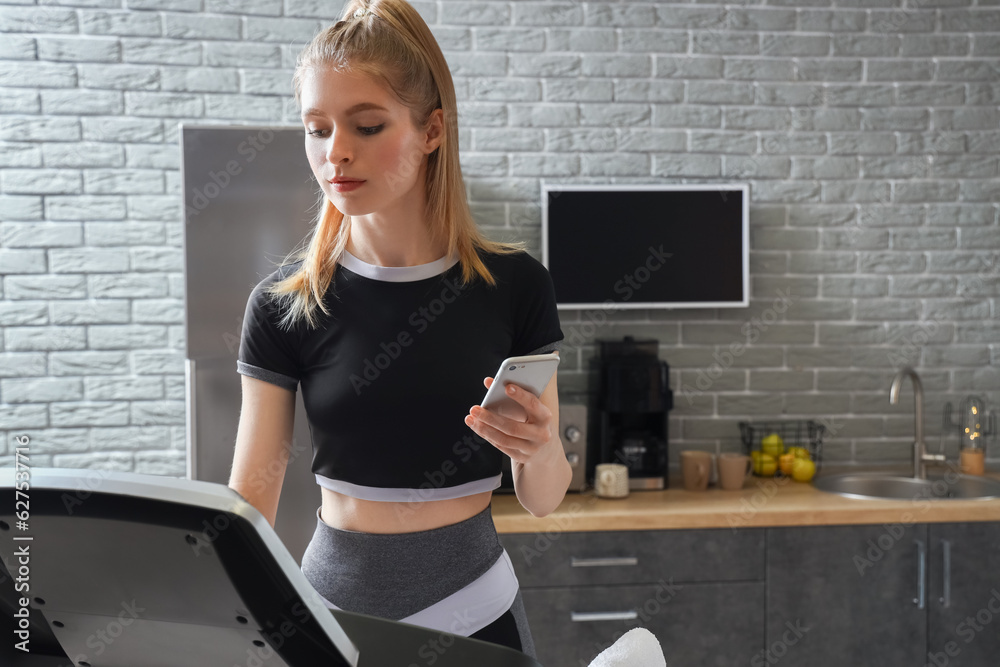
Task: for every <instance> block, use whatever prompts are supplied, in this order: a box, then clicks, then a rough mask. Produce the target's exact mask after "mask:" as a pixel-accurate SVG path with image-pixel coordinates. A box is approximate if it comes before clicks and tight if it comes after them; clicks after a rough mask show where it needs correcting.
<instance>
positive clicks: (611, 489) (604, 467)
mask: <svg viewBox="0 0 1000 667" xmlns="http://www.w3.org/2000/svg"><path fill="white" fill-rule="evenodd" d="M594 491H595V492H596V493H597V495H598V496H600V497H601V498H624V497H626V496H627V495H628V466H626V465H623V464H621V463H598V464H597V466H596V467H595V468H594Z"/></svg>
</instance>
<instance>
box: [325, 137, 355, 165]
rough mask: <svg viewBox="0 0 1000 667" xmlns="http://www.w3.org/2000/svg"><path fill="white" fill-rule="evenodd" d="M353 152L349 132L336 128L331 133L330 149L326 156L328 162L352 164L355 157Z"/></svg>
mask: <svg viewBox="0 0 1000 667" xmlns="http://www.w3.org/2000/svg"><path fill="white" fill-rule="evenodd" d="M352 150H353V149H352V148H351V145H350V139H349V137H348V136H347V130H341V129H339V128H336V129H334V130H332V131H331V133H330V144H329V149H328V150H327V154H326V159H327V160H329V161H330V162H331V163H332V164H337V163H339V162H350V160H351V158H352V157H353V155H352Z"/></svg>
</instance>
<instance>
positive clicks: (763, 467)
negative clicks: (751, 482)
mask: <svg viewBox="0 0 1000 667" xmlns="http://www.w3.org/2000/svg"><path fill="white" fill-rule="evenodd" d="M777 469H778V460H777V459H776V458H774V457H773V456H771V455H770V454H767V453H764V452H761V453H760V455H759V456H758V457H757V458H756V459H754V462H753V471H754V473H756V474H757V475H760V476H761V477H774V473H775V471H776V470H777Z"/></svg>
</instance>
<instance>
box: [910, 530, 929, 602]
mask: <svg viewBox="0 0 1000 667" xmlns="http://www.w3.org/2000/svg"><path fill="white" fill-rule="evenodd" d="M914 542H916V543H917V597H915V598H913V603H914V604H915V605H917V609H923V608H924V602H925V600H926V597H927V591H926V589H925V588H924V579H926V578H927V576H926V575H927V547H926V546H925V545H924V543H923V542H922V541H921V540H914Z"/></svg>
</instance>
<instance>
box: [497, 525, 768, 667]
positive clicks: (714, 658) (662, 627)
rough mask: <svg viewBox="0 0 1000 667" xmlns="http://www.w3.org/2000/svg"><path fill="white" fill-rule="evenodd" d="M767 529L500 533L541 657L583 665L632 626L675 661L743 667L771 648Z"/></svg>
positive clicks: (556, 664)
mask: <svg viewBox="0 0 1000 667" xmlns="http://www.w3.org/2000/svg"><path fill="white" fill-rule="evenodd" d="M764 537H765V533H764V530H763V529H756V530H753V529H746V530H729V529H706V530H666V531H653V530H650V531H601V532H554V533H510V534H501V535H500V539H501V542H502V543H503V545H504V546H505V547H506V549H507V551H508V553H509V554H510V557H511V561H512V562H513V564H514V569H515V572H516V573H517V577H518V581H519V582H520V585H521V589H522V595H523V597H524V607H525V611H526V612H527V615H528V620H529V623H530V625H531V631H532V635H533V638H534V641H535V648H536V651H537V653H538V659H539V661H540V662H541V663H542V664H543V665H545V666H546V667H579V666H580V665H583V666H584V667H585V666H586V665H587V664H589V662H590V661H591V660H592V659H593V658H594V657H595V656H596V655H597V654H598V653H600V652H601V651H602V650H604V649H605V648H607V647H608V646H610V645H611V644H613V643H614V642H615V641H616V640H617V639H618V638H619V637H620V636H621V635H622V634H624V633H625V632H627V631H628V630H629V629H631V628H633V627H638V626H641V627H645V628H647V629H648V630H649V631H650V632H652V633H653V634H654V635H656V637H657V639H659V640H660V644H661V646H662V647H663V652H664V655H665V656H666V659H667V663H668V664H676V665H683V664H690V665H719V666H722V665H733V664H743V663H746V662H747V661H749V660H750V658H751V657H752V656H753V655H755V654H758V653H760V651H761V650H762V647H763V630H764V628H763V619H764V553H765V549H764Z"/></svg>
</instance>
